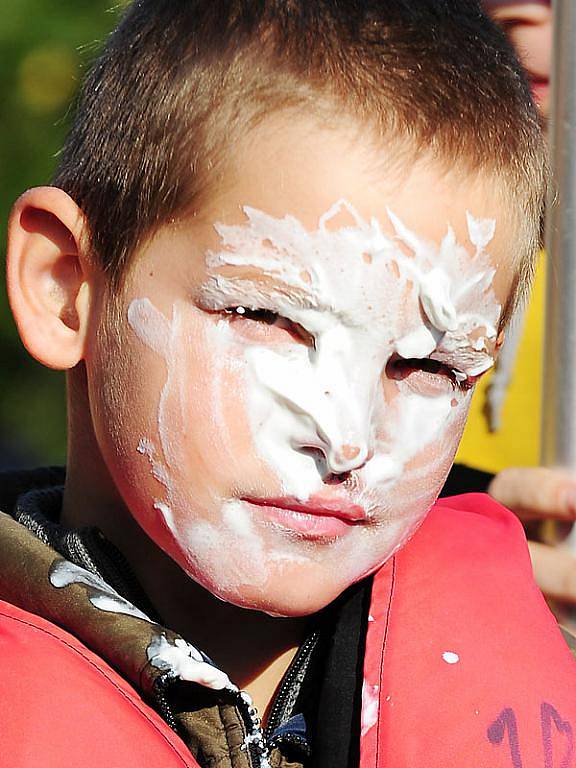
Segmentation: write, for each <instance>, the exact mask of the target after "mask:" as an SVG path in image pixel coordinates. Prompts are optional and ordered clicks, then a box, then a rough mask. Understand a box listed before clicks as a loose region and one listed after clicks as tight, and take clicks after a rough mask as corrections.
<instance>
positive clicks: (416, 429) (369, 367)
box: [86, 120, 515, 615]
mask: <svg viewBox="0 0 576 768" xmlns="http://www.w3.org/2000/svg"><path fill="white" fill-rule="evenodd" d="M264 128H267V130H266V131H264V130H262V131H260V132H258V133H257V134H256V135H255V136H253V137H252V140H251V141H250V142H246V143H245V144H244V145H243V146H241V147H239V148H238V151H237V153H236V155H235V158H234V164H233V168H232V169H231V170H230V172H229V173H228V174H227V176H226V177H225V178H224V179H223V180H222V184H221V187H220V190H221V191H220V194H219V195H218V196H217V197H215V198H213V199H212V202H211V205H210V206H208V207H206V208H205V209H204V210H203V212H202V214H201V215H199V216H197V217H194V216H190V217H189V218H185V219H184V220H182V221H179V222H176V223H174V224H171V225H169V226H166V227H164V228H162V229H160V231H159V232H158V233H157V234H156V235H155V236H154V238H153V239H152V240H151V241H150V242H149V243H148V244H147V245H146V246H145V247H143V248H142V249H141V250H140V252H139V253H137V254H136V255H135V258H134V263H133V266H132V267H131V271H130V274H129V278H128V281H127V283H126V287H125V289H124V290H123V292H122V293H121V295H120V296H119V297H118V299H117V306H118V308H119V310H120V311H119V317H120V321H119V322H118V320H115V319H114V318H115V313H113V312H106V311H104V312H102V313H101V321H100V325H99V327H98V328H97V329H95V333H94V334H93V336H92V338H91V347H90V353H89V355H88V356H87V362H86V364H87V372H88V382H89V389H90V398H91V404H92V412H93V419H94V423H95V428H96V433H97V437H98V440H99V444H100V447H101V450H102V453H103V455H104V458H105V460H106V462H107V464H108V467H109V468H110V472H111V474H112V475H113V478H114V480H115V483H116V485H117V486H118V488H119V490H120V492H121V493H122V495H123V497H124V500H125V502H126V504H127V506H128V508H129V509H130V511H131V514H132V515H133V516H134V517H135V518H136V519H137V521H138V522H139V523H140V524H141V525H142V527H143V528H144V529H145V530H146V532H147V533H148V535H149V536H150V537H151V538H152V539H153V540H154V541H155V542H156V543H157V544H158V545H159V546H161V547H162V548H163V549H164V550H165V551H166V552H168V553H169V554H170V556H171V557H172V558H173V559H174V560H175V561H176V562H178V563H179V564H180V565H181V567H182V568H183V569H184V570H185V571H186V572H187V573H188V574H189V575H190V576H191V577H192V578H194V579H195V580H197V581H198V582H200V583H201V584H203V585H204V586H205V587H206V588H207V589H208V590H210V591H211V592H212V593H214V594H216V595H217V596H219V597H221V598H223V599H224V600H227V601H229V602H232V603H235V604H237V605H241V606H246V607H252V608H257V609H260V610H264V611H267V612H270V613H273V614H281V615H302V614H306V613H311V612H313V611H316V610H318V609H319V608H321V607H322V606H324V605H325V604H327V603H328V602H330V601H331V600H332V599H334V598H335V597H336V596H337V595H338V594H339V593H340V592H342V591H343V590H344V589H345V588H346V587H347V586H348V585H350V584H351V583H353V582H355V581H357V580H359V579H360V578H362V577H363V576H364V575H366V574H368V573H370V572H372V571H374V570H375V569H376V568H377V567H379V566H380V565H381V564H382V563H383V562H384V561H385V560H386V559H388V558H389V557H390V555H391V554H392V553H393V552H394V551H395V550H396V549H397V548H398V547H399V546H401V545H402V544H403V543H404V542H405V541H406V539H407V538H408V537H409V536H410V535H411V534H412V533H413V531H414V530H415V528H416V527H417V526H418V524H419V523H420V522H421V521H422V519H423V518H424V516H425V515H426V512H427V511H428V509H429V508H430V506H431V504H432V503H433V502H434V499H435V498H436V496H437V494H438V492H439V489H440V488H441V486H442V483H443V481H444V478H445V475H446V473H447V471H448V469H449V467H450V465H451V462H452V459H453V456H454V452H455V450H456V447H457V445H458V441H459V439H460V435H461V432H462V429H463V425H464V422H465V418H466V413H467V410H468V405H469V400H470V396H471V387H472V385H473V383H474V381H475V380H476V378H477V377H478V376H479V375H481V374H482V372H484V371H485V370H486V369H487V368H488V367H490V365H491V363H492V360H493V355H494V350H495V345H496V328H497V326H498V319H499V314H500V307H501V305H503V304H504V303H505V301H506V298H507V295H508V291H509V288H510V283H511V278H512V275H511V274H510V271H511V270H510V269H509V266H510V264H509V262H510V259H511V255H510V254H511V250H513V249H511V248H510V244H511V243H513V242H514V240H515V233H514V232H512V231H511V228H510V226H509V225H508V224H506V219H505V217H503V216H501V215H499V211H498V210H497V208H498V203H496V202H495V200H496V199H497V198H498V197H499V196H498V195H495V194H494V187H495V184H496V182H494V180H493V179H491V178H489V177H486V178H482V177H480V178H476V179H475V180H472V179H470V178H466V177H463V176H457V175H455V174H446V173H445V172H444V171H443V170H440V169H439V168H437V167H436V166H435V165H434V163H433V162H432V161H430V162H429V163H426V162H425V161H424V160H422V161H420V162H419V163H418V164H414V163H413V162H412V161H410V162H409V163H406V161H399V160H398V157H402V155H398V154H397V153H396V155H395V150H392V149H389V150H388V151H386V150H384V151H382V150H381V149H380V148H379V147H376V145H373V144H372V143H371V142H370V141H368V140H367V139H366V138H360V132H358V133H357V134H355V135H354V136H353V135H352V134H351V133H349V132H346V131H345V130H344V129H341V130H333V131H329V130H327V129H320V128H318V127H317V126H316V125H315V124H314V123H312V122H305V121H297V120H292V121H291V122H290V123H289V122H288V121H286V122H284V123H282V122H281V121H280V120H276V121H272V120H270V121H268V123H267V124H265V126H264ZM338 201H345V202H338ZM496 219H497V221H496V222H495V220H496ZM450 227H451V229H450Z"/></svg>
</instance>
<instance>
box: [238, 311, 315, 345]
mask: <svg viewBox="0 0 576 768" xmlns="http://www.w3.org/2000/svg"><path fill="white" fill-rule="evenodd" d="M224 314H225V315H226V316H227V317H228V318H229V320H230V322H232V323H234V324H235V326H236V327H237V329H238V331H239V332H240V333H241V334H242V335H243V336H246V337H247V338H249V339H254V340H256V341H260V342H261V341H263V340H264V341H270V342H273V341H282V342H286V341H296V342H298V343H300V344H305V345H306V346H308V347H314V337H313V336H312V335H311V334H310V333H308V331H307V330H306V329H305V328H304V327H303V326H301V325H300V324H299V323H295V322H294V321H292V320H288V318H286V317H282V315H279V314H278V313H277V312H272V311H271V310H269V309H257V308H256V309H250V308H249V307H227V308H226V309H225V310H224Z"/></svg>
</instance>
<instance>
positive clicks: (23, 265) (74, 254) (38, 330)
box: [6, 187, 90, 370]
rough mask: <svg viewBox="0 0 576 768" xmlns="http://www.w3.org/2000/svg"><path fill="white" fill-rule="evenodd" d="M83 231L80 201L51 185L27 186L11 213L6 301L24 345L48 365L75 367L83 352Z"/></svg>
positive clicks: (86, 296) (86, 299) (86, 294)
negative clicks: (8, 301) (29, 188)
mask: <svg viewBox="0 0 576 768" xmlns="http://www.w3.org/2000/svg"><path fill="white" fill-rule="evenodd" d="M86 231H87V230H86V222H85V219H84V216H83V214H82V212H81V211H80V209H79V208H78V206H77V205H76V204H75V203H74V201H73V200H72V199H71V198H70V197H69V196H68V195H67V194H66V193H65V192H63V191H62V190H61V189H56V188H55V187H38V188H36V189H31V190H29V191H28V192H25V193H24V194H23V195H22V197H20V198H19V199H18V200H17V202H16V203H15V205H14V208H13V209H12V214H11V216H10V222H9V226H8V250H7V262H6V273H7V281H8V297H9V299H10V306H11V307H12V311H13V313H14V318H15V320H16V325H17V326H18V331H19V333H20V336H21V338H22V341H23V342H24V345H25V347H26V348H27V350H28V351H29V352H30V354H31V355H32V356H33V357H35V358H36V359H37V360H38V361H39V362H41V363H43V364H44V365H47V366H48V367H50V368H57V369H60V370H65V369H69V368H73V367H74V366H75V365H77V363H79V362H80V360H82V358H83V356H84V347H85V339H86V330H87V325H88V315H89V310H90V284H89V282H88V278H89V275H88V268H87V266H88V265H87V262H86V259H85V257H84V254H83V249H82V245H83V242H84V241H85V234H86Z"/></svg>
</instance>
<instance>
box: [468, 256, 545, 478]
mask: <svg viewBox="0 0 576 768" xmlns="http://www.w3.org/2000/svg"><path fill="white" fill-rule="evenodd" d="M545 279H546V264H545V259H543V258H541V259H540V263H539V265H538V271H537V274H536V281H535V284H534V290H533V292H532V297H531V299H530V303H529V305H528V308H527V310H526V314H525V316H524V329H523V332H522V337H521V341H520V345H519V348H518V354H517V357H516V361H515V364H514V369H513V373H512V378H511V381H510V384H509V386H508V391H507V393H506V399H505V401H504V407H503V411H502V424H501V429H500V430H499V431H498V432H490V429H489V425H488V420H487V418H486V416H485V414H484V408H485V403H486V389H487V387H488V385H489V383H490V379H491V374H488V375H486V376H484V378H483V379H482V380H481V381H480V383H479V384H478V386H477V388H476V392H475V393H474V397H473V399H472V406H471V408H470V417H469V419H468V423H467V425H466V429H465V431H464V437H463V438H462V443H461V444H460V449H459V451H458V456H457V458H456V461H457V462H459V463H461V464H467V465H468V466H469V467H474V468H475V469H481V470H483V471H485V472H492V473H496V472H499V471H500V470H501V469H504V468H505V467H520V466H522V467H529V466H536V465H538V464H539V463H540V417H541V405H540V404H541V394H542V354H543V341H544V298H545Z"/></svg>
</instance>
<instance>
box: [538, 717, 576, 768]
mask: <svg viewBox="0 0 576 768" xmlns="http://www.w3.org/2000/svg"><path fill="white" fill-rule="evenodd" d="M540 721H541V723H542V743H543V745H544V768H554V763H553V751H552V723H554V726H555V727H556V731H557V732H558V733H560V734H562V735H563V736H564V737H565V741H566V751H565V753H564V757H563V758H562V762H561V763H560V764H559V768H570V765H571V762H572V755H573V753H574V736H573V733H572V726H571V725H570V723H569V722H568V721H567V720H563V719H562V718H561V717H560V715H559V714H558V712H557V710H556V709H554V707H553V706H552V705H551V704H547V703H546V702H543V703H542V706H541V707H540Z"/></svg>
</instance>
